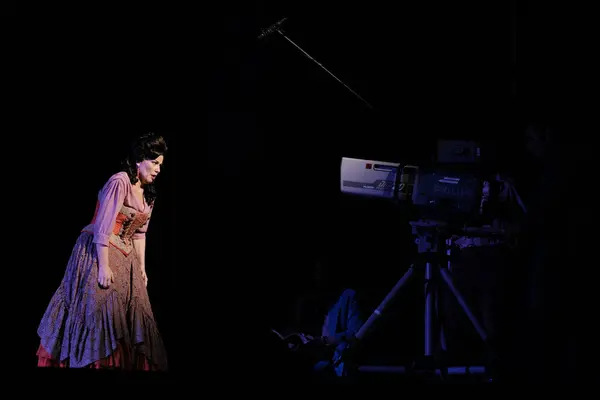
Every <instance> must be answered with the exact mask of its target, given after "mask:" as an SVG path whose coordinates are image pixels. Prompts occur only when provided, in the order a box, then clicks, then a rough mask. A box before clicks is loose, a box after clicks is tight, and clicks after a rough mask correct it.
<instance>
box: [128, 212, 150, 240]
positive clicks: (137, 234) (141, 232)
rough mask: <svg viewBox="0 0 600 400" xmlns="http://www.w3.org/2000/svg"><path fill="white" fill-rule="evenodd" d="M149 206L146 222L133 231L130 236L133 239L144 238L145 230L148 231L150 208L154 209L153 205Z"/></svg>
mask: <svg viewBox="0 0 600 400" xmlns="http://www.w3.org/2000/svg"><path fill="white" fill-rule="evenodd" d="M151 207H152V208H150V212H149V214H148V219H147V220H146V223H144V225H142V226H141V227H140V228H138V230H136V231H135V233H134V234H133V237H132V238H133V240H137V239H145V238H146V232H148V225H150V219H151V217H152V210H153V209H154V206H151Z"/></svg>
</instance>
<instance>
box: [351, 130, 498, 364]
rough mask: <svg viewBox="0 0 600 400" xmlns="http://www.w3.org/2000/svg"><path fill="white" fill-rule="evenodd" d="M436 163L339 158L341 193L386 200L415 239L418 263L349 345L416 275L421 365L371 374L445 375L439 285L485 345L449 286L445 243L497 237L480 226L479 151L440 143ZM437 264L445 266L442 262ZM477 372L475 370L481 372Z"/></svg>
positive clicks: (469, 144)
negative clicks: (420, 292) (401, 212)
mask: <svg viewBox="0 0 600 400" xmlns="http://www.w3.org/2000/svg"><path fill="white" fill-rule="evenodd" d="M436 161H437V162H435V163H432V164H429V165H423V164H422V165H420V166H417V165H412V164H402V163H398V162H389V161H375V160H366V159H357V158H349V157H343V158H342V163H341V182H340V183H341V191H342V192H343V193H345V194H349V195H356V196H366V197H376V198H382V199H386V200H390V201H393V202H395V203H397V204H398V205H399V206H403V207H405V206H407V207H408V208H407V209H406V210H407V216H409V217H410V218H409V219H413V218H412V217H415V218H414V220H412V221H410V222H409V223H410V225H411V229H412V234H413V235H414V236H416V240H415V243H416V244H417V250H418V253H419V257H418V259H417V260H416V261H415V262H414V263H413V264H412V265H411V266H410V268H409V269H408V271H407V272H406V273H405V274H404V275H403V276H402V277H401V279H400V280H399V281H398V282H397V283H396V285H395V286H394V287H393V288H392V290H391V291H390V292H389V293H388V295H387V296H386V297H385V299H384V300H383V301H382V302H381V303H380V304H379V306H378V307H377V308H376V309H375V310H374V312H373V313H372V315H371V316H370V317H369V318H368V319H367V321H366V322H365V324H364V325H363V326H362V327H361V328H360V329H359V331H358V332H357V333H356V334H355V339H356V341H355V343H359V342H360V341H361V340H362V339H363V338H364V336H365V335H366V334H367V332H368V331H369V329H370V328H371V327H372V325H373V324H374V323H375V321H376V320H377V319H378V318H380V317H381V316H382V314H383V311H384V309H385V307H386V306H387V305H388V303H389V302H390V301H392V300H393V298H394V297H395V296H396V295H397V294H398V293H399V292H400V290H401V288H402V287H404V286H405V285H406V284H407V283H408V282H409V280H410V279H411V278H413V277H414V276H415V275H416V272H417V271H419V270H421V269H422V276H423V279H424V287H425V295H424V296H425V304H424V306H425V307H424V308H425V315H424V323H425V326H424V328H425V329H424V358H423V360H418V361H422V363H421V362H417V361H415V366H414V368H413V370H412V371H408V370H406V369H405V368H404V367H375V369H377V370H385V369H391V370H393V371H394V372H415V371H417V370H419V368H420V371H421V372H426V373H427V372H429V373H434V374H436V375H440V374H442V375H443V374H445V373H446V374H447V373H448V366H447V365H443V363H440V359H441V357H438V356H439V355H440V354H441V353H443V352H444V351H445V338H444V335H443V329H442V325H443V324H442V322H441V320H440V318H439V316H438V315H437V311H438V310H439V305H438V301H439V300H438V299H439V294H438V290H439V285H440V283H443V284H445V285H446V286H447V287H448V289H449V290H450V292H451V293H452V294H453V295H454V297H455V298H456V300H457V301H458V304H459V305H460V306H461V308H462V310H463V311H464V313H465V314H466V315H467V317H468V318H469V320H470V321H471V323H472V325H473V327H474V328H475V330H476V331H477V333H478V334H479V336H480V337H481V339H482V340H483V342H484V343H486V342H487V334H486V332H485V330H484V328H483V325H482V324H481V323H480V322H479V321H478V320H477V318H476V317H475V314H474V313H473V311H472V310H471V308H470V307H469V305H468V304H467V303H466V301H465V299H464V297H463V295H462V294H461V293H460V292H459V290H458V289H457V288H456V286H455V285H454V283H453V280H452V274H451V270H452V268H451V263H450V261H449V260H450V251H451V250H450V249H451V246H450V243H449V240H448V239H449V238H450V237H451V236H452V235H457V234H458V235H463V236H474V235H477V236H480V237H481V236H486V237H490V236H493V235H501V234H502V232H500V231H495V230H493V229H490V228H488V227H484V226H482V225H481V224H482V222H483V220H482V216H483V214H484V213H483V211H484V207H483V204H484V202H485V201H486V196H487V195H486V191H485V190H484V189H485V182H484V176H483V174H482V173H481V172H480V161H481V151H480V146H479V145H478V144H477V143H476V142H471V141H449V140H440V141H438V146H437V160H436ZM474 225H476V226H474ZM477 225H479V226H477ZM440 250H442V251H440ZM442 258H447V260H445V261H444V262H442ZM417 366H418V367H417ZM371 368H373V367H371ZM477 368H479V369H480V370H481V369H482V368H483V367H477ZM463 370H464V371H465V373H472V372H473V369H472V368H471V370H469V369H468V368H467V369H463ZM388 372H390V371H388Z"/></svg>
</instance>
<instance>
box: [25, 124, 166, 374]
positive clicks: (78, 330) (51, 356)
mask: <svg viewBox="0 0 600 400" xmlns="http://www.w3.org/2000/svg"><path fill="white" fill-rule="evenodd" d="M166 151H167V145H166V143H165V141H164V139H163V138H162V137H161V136H157V135H154V134H147V135H144V136H142V137H140V138H139V139H137V140H136V141H134V143H133V144H132V147H131V152H130V154H129V156H128V158H127V159H126V160H125V162H124V166H123V171H121V172H118V173H116V174H114V175H112V176H111V177H110V178H109V179H108V181H107V182H106V183H105V185H104V187H103V188H102V190H101V191H100V192H99V195H98V201H97V204H96V211H95V213H94V216H93V218H92V221H91V223H90V224H89V225H87V226H86V227H84V228H83V230H82V231H81V233H80V235H79V238H78V239H77V241H76V243H75V246H74V248H73V251H72V253H71V257H70V259H69V261H68V264H67V268H66V272H65V275H64V277H63V280H62V282H61V284H60V286H59V288H58V289H57V291H56V292H55V294H54V296H53V297H52V299H51V301H50V304H49V305H48V307H47V309H46V312H45V313H44V316H43V318H42V321H41V323H40V325H39V328H38V335H39V337H40V346H39V348H38V351H37V356H38V366H39V367H71V368H83V367H87V368H120V369H121V368H122V369H141V370H166V369H167V359H166V353H165V349H164V346H163V342H162V338H161V335H160V333H159V331H158V329H157V327H156V322H155V320H154V316H153V313H152V308H151V306H150V301H149V299H148V292H147V290H146V284H147V282H148V278H147V276H146V270H145V263H144V261H145V257H144V253H145V245H146V239H145V235H146V231H147V230H148V224H149V222H150V216H151V214H152V210H153V208H154V200H155V198H156V191H155V187H154V181H155V180H156V177H157V176H158V174H159V173H160V170H161V166H162V163H163V161H164V156H165V153H166Z"/></svg>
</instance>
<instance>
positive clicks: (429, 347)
mask: <svg viewBox="0 0 600 400" xmlns="http://www.w3.org/2000/svg"><path fill="white" fill-rule="evenodd" d="M434 295H435V293H434V290H433V265H432V264H431V263H430V262H428V263H427V264H425V357H429V356H433V329H432V328H433V323H434V321H433V311H434V306H435V302H434V300H435V298H434Z"/></svg>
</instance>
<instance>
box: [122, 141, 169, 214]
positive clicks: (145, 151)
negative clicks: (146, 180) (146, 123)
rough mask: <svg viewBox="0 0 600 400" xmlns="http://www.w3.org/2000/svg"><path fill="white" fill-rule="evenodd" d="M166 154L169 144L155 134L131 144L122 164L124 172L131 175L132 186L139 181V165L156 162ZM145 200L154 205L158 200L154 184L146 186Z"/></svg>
mask: <svg viewBox="0 0 600 400" xmlns="http://www.w3.org/2000/svg"><path fill="white" fill-rule="evenodd" d="M166 152H167V143H166V141H165V139H164V138H163V137H162V136H161V135H157V134H155V133H153V132H150V133H147V134H145V135H142V136H140V137H138V138H136V139H135V140H133V141H132V142H131V145H130V147H129V153H128V155H127V157H126V158H125V159H124V160H123V163H122V170H123V171H125V172H127V175H129V180H130V181H131V184H135V183H136V182H137V181H138V177H137V163H139V162H142V161H144V160H155V159H156V158H158V157H159V156H164V155H165V153H166ZM144 198H145V199H146V203H148V204H154V200H155V199H156V187H155V186H154V183H150V184H148V185H145V186H144Z"/></svg>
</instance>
